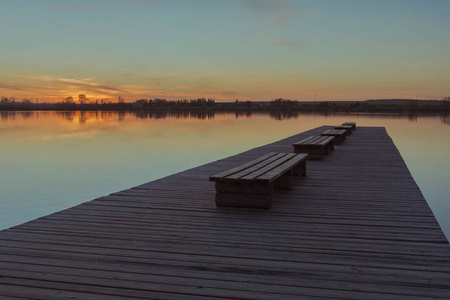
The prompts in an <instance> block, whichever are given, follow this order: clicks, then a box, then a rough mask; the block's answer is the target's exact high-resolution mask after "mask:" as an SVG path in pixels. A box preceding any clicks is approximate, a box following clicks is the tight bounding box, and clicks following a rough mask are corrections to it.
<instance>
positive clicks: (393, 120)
mask: <svg viewBox="0 0 450 300" xmlns="http://www.w3.org/2000/svg"><path fill="white" fill-rule="evenodd" d="M346 121H356V122H357V124H358V126H383V127H386V129H387V131H388V133H389V135H390V136H391V138H392V139H393V140H394V142H395V144H396V145H397V147H398V149H399V150H400V153H401V154H402V157H403V158H404V159H405V161H406V163H407V165H408V168H409V169H410V171H411V173H412V174H413V176H414V179H415V180H416V182H417V183H418V185H419V187H420V188H421V190H422V192H423V193H424V195H425V197H426V199H427V200H428V202H429V204H430V206H431V208H432V209H433V212H434V213H435V215H436V217H437V219H438V221H439V223H440V224H441V226H442V228H443V230H444V232H446V234H447V236H450V219H449V218H448V217H447V216H448V215H449V214H450V202H449V201H448V196H447V195H448V194H450V187H449V186H448V183H447V181H448V174H449V173H450V171H449V170H448V169H449V163H448V162H449V161H450V152H449V151H447V149H448V148H450V131H449V130H448V129H449V127H448V125H450V118H449V114H423V113H418V114H411V115H408V114H407V113H404V114H399V113H378V114H373V113H354V114H346V113H340V114H330V113H320V114H319V113H312V112H310V113H300V112H289V111H282V110H280V111H276V110H274V111H271V112H270V113H265V112H258V111H256V112H255V111H250V110H239V111H231V112H225V111H221V112H217V111H216V112H214V111H205V110H198V111H195V110H192V111H188V110H184V111H183V110H176V111H175V110H174V111H170V110H154V111H142V110H141V111H132V112H131V111H128V112H126V111H124V112H120V113H119V112H117V111H39V112H35V111H27V112H24V111H21V112H14V111H0V141H1V147H0V191H1V193H0V229H2V228H6V227H7V226H12V225H17V224H20V223H23V222H25V221H27V220H31V219H34V218H37V217H40V216H43V215H46V214H48V213H50V212H52V211H57V210H61V209H64V208H67V207H70V206H73V205H76V204H79V203H81V202H85V201H88V200H91V199H94V198H95V197H100V196H103V195H107V194H109V193H111V192H116V191H119V190H122V189H126V188H129V187H132V186H135V185H138V184H142V183H145V182H147V181H151V180H154V179H157V178H161V177H163V176H166V175H170V174H173V173H176V172H179V171H182V170H185V169H188V168H191V167H195V166H198V165H201V164H204V163H208V162H211V161H214V160H217V159H221V158H224V157H227V156H230V155H234V154H236V153H239V152H243V151H246V150H248V149H251V148H254V147H258V146H260V145H264V144H267V143H271V142H273V141H277V140H280V139H282V138H284V137H288V136H291V135H294V134H297V133H299V132H303V131H306V130H309V129H311V128H315V127H318V126H322V125H338V124H342V123H343V122H346Z"/></svg>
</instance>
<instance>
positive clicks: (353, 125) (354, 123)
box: [342, 122, 356, 130]
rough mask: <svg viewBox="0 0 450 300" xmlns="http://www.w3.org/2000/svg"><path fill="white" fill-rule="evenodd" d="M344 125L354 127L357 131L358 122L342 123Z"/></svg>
mask: <svg viewBox="0 0 450 300" xmlns="http://www.w3.org/2000/svg"><path fill="white" fill-rule="evenodd" d="M342 125H349V126H352V130H355V129H356V122H345V123H342Z"/></svg>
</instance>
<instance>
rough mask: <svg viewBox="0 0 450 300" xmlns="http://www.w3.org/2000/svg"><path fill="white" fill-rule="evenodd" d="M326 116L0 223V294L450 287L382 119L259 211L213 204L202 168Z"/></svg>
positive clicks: (350, 293)
mask: <svg viewBox="0 0 450 300" xmlns="http://www.w3.org/2000/svg"><path fill="white" fill-rule="evenodd" d="M331 128H332V127H331V126H323V127H319V128H315V129H313V130H310V131H307V132H304V133H301V134H298V135H296V136H292V137H289V138H286V139H283V140H280V141H278V142H275V143H273V144H269V145H265V146H262V147H260V148H256V149H252V150H249V151H247V152H244V153H241V154H238V155H235V156H232V157H228V158H225V159H223V160H219V161H216V162H213V163H210V164H206V165H203V166H200V167H197V168H194V169H191V170H187V171H184V172H181V173H178V174H174V175H171V176H168V177H166V178H163V179H160V180H157V181H153V182H149V183H147V184H144V185H141V186H138V187H135V188H131V189H129V190H124V191H120V192H117V193H114V194H111V195H109V196H106V197H102V198H99V199H95V200H93V201H90V202H86V203H84V204H81V205H78V206H76V207H73V208H70V209H67V210H64V211H61V212H58V213H55V214H52V215H49V216H46V217H42V218H39V219H37V220H33V221H31V222H28V223H25V224H22V225H20V226H16V227H13V228H11V229H8V230H4V231H1V232H0V299H9V298H11V299H17V298H18V299H20V298H23V299H61V298H75V299H76V298H79V299H108V300H109V299H133V298H144V299H206V298H214V299H216V298H217V299H220V298H224V299H258V300H261V299H315V300H318V299H377V300H378V299H408V300H411V299H450V247H449V244H448V241H447V239H446V238H445V236H444V234H443V233H442V231H441V229H440V227H439V225H438V223H437V222H436V219H435V218H434V216H433V214H432V212H431V210H430V208H429V206H428V205H427V203H426V201H425V199H424V197H423V195H422V193H421V191H420V190H419V188H418V187H417V185H416V183H415V182H414V180H413V178H412V177H411V174H410V173H409V171H408V169H407V167H406V165H405V163H404V161H403V159H402V157H401V156H400V154H399V152H398V150H397V148H396V147H395V145H394V143H393V142H392V140H391V139H390V137H389V136H388V134H387V133H386V130H385V129H384V128H379V127H358V128H357V129H356V130H355V131H354V132H353V134H352V135H351V136H349V137H348V138H347V139H346V140H345V141H344V142H343V143H342V144H341V145H338V146H336V147H335V150H334V151H333V152H331V154H330V155H328V156H325V158H324V160H322V161H308V163H307V176H306V177H301V176H300V177H298V178H296V179H295V181H294V187H293V189H292V190H291V191H284V190H276V191H275V193H274V195H273V203H272V208H271V209H269V210H264V209H246V208H217V207H216V206H215V203H214V196H215V189H214V182H210V181H209V180H208V177H209V176H211V175H213V174H216V173H218V172H220V171H223V170H226V169H229V168H231V167H234V166H237V165H239V164H242V163H245V162H247V161H249V160H251V159H254V158H256V157H258V156H261V155H263V154H265V153H267V152H270V151H275V152H293V147H292V143H293V142H297V141H300V140H302V139H304V138H306V137H308V136H311V135H320V133H321V132H323V131H325V130H327V129H331ZM211 142H213V141H211ZM149 168H151V166H149ZM30 201H32V199H30Z"/></svg>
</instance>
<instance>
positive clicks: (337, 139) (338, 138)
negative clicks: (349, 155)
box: [320, 129, 347, 145]
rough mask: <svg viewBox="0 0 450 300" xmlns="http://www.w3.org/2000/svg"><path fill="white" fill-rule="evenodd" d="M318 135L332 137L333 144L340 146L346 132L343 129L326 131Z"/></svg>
mask: <svg viewBox="0 0 450 300" xmlns="http://www.w3.org/2000/svg"><path fill="white" fill-rule="evenodd" d="M320 135H323V136H333V137H334V144H336V145H340V144H342V142H344V141H345V139H346V137H347V130H344V129H328V130H326V131H324V132H322V133H321V134H320Z"/></svg>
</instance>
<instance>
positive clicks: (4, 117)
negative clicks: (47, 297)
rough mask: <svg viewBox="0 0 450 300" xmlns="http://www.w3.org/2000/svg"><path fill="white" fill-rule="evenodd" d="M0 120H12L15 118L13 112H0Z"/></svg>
mask: <svg viewBox="0 0 450 300" xmlns="http://www.w3.org/2000/svg"><path fill="white" fill-rule="evenodd" d="M0 118H1V119H2V120H5V121H7V120H14V119H15V118H16V112H15V111H0Z"/></svg>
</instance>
